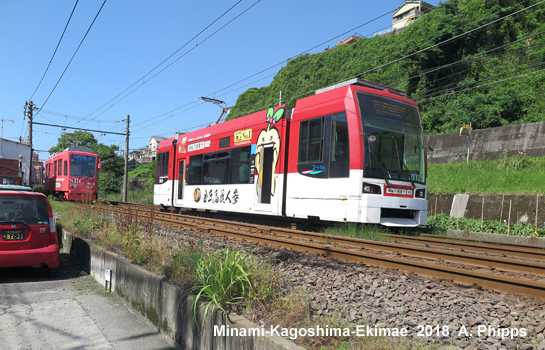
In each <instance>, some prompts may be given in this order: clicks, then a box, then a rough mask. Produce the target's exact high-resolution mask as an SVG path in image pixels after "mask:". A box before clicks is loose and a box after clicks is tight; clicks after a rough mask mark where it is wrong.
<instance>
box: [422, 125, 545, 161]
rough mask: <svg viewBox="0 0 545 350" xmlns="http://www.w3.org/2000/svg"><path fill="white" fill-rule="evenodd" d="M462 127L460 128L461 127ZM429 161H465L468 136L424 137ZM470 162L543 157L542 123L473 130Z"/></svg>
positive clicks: (457, 134) (544, 135)
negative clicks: (507, 156)
mask: <svg viewBox="0 0 545 350" xmlns="http://www.w3.org/2000/svg"><path fill="white" fill-rule="evenodd" d="M460 126H461V125H460ZM426 142H427V145H428V146H430V147H431V148H433V151H428V161H429V162H432V163H439V164H444V163H454V162H465V161H466V155H467V136H460V135H459V133H453V134H443V135H431V136H427V137H426ZM469 143H470V147H469V159H470V160H477V159H485V160H492V159H499V158H502V157H505V155H506V153H507V150H509V152H508V153H509V155H511V156H512V155H516V154H525V155H528V156H531V157H542V156H545V122H539V123H530V124H521V125H511V126H504V127H499V128H490V129H481V130H473V131H472V133H471V136H470V137H469Z"/></svg>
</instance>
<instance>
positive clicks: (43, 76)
mask: <svg viewBox="0 0 545 350" xmlns="http://www.w3.org/2000/svg"><path fill="white" fill-rule="evenodd" d="M78 1H79V0H76V3H75V4H74V8H73V9H72V12H71V13H70V17H69V18H68V22H66V25H65V26H64V30H63V31H62V35H61V37H60V39H59V42H58V43H57V47H56V48H55V51H54V52H53V55H52V56H51V59H50V60H49V64H48V65H47V68H46V69H45V72H44V74H43V75H42V79H40V82H39V83H38V86H36V89H34V92H33V93H32V96H30V98H29V99H28V100H29V101H31V100H32V97H34V94H36V91H38V88H39V87H40V85H42V82H43V80H44V78H45V75H46V74H47V71H48V70H49V67H50V66H51V62H53V58H54V57H55V54H56V53H57V50H58V48H59V46H60V44H61V41H62V38H63V37H64V33H66V28H68V24H69V23H70V20H71V19H72V15H73V14H74V11H75V10H76V6H78Z"/></svg>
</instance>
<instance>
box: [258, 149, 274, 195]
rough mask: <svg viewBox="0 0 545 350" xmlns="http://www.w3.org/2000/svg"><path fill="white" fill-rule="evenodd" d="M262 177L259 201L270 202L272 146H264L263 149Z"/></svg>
mask: <svg viewBox="0 0 545 350" xmlns="http://www.w3.org/2000/svg"><path fill="white" fill-rule="evenodd" d="M263 151H264V152H263V177H262V178H261V179H262V183H261V198H260V201H259V202H260V203H262V204H270V203H271V183H272V179H273V176H274V174H273V161H274V159H273V155H274V148H273V147H266V148H264V149H263Z"/></svg>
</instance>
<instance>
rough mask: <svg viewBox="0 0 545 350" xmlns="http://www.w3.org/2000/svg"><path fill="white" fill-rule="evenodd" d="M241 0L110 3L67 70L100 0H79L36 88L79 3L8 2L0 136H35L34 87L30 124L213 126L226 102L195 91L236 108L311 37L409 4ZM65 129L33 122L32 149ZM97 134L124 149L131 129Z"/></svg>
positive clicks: (387, 16)
mask: <svg viewBox="0 0 545 350" xmlns="http://www.w3.org/2000/svg"><path fill="white" fill-rule="evenodd" d="M238 1H239V0H229V1H227V0H225V1H218V0H210V1H181V0H176V1H175V0H155V1H152V0H131V1H128V0H125V1H120V0H116V1H114V0H107V1H106V3H105V4H104V7H103V8H102V10H101V12H100V14H99V15H98V17H97V19H96V21H95V23H94V24H93V26H92V28H91V29H90V31H89V32H88V34H87V36H86V38H85V40H84V41H83V43H82V44H81V47H80V48H79V50H78V52H77V54H76V55H75V56H74V58H73V60H72V62H71V64H70V65H69V66H68V68H67V69H66V67H67V65H68V63H69V61H70V59H71V58H72V56H73V55H74V52H75V51H76V49H77V47H78V45H79V44H80V42H81V40H82V39H83V37H84V35H85V33H86V32H87V30H88V29H89V26H90V25H91V23H92V22H93V19H94V18H95V16H96V14H97V12H98V10H99V9H100V7H101V6H102V4H103V2H104V0H80V1H79V2H78V5H77V7H76V9H75V11H74V14H73V16H72V19H71V21H70V24H69V25H68V28H67V30H66V33H65V34H64V37H63V40H62V42H61V44H60V46H59V48H58V50H57V52H56V54H55V57H54V58H53V60H52V61H51V65H50V68H49V70H48V72H47V74H46V76H45V78H44V79H43V82H42V83H41V85H40V86H39V88H38V90H37V91H36V93H35V94H34V95H33V93H34V91H35V89H36V87H37V86H38V83H39V82H40V79H41V78H42V76H43V74H44V72H45V70H46V68H47V66H48V64H49V62H50V60H51V57H52V55H53V52H54V50H55V47H56V46H57V43H58V41H59V39H60V37H61V34H62V33H63V30H64V28H65V25H66V22H67V21H68V18H69V16H70V14H71V12H72V9H73V7H74V4H75V3H76V0H56V1H43V0H1V1H0V52H1V53H2V54H1V55H0V118H3V119H7V120H13V123H11V122H7V121H5V122H4V123H3V137H4V138H5V139H9V140H13V141H16V140H18V138H19V137H20V136H22V137H27V136H28V119H26V118H23V109H24V105H25V102H27V101H29V99H30V98H31V96H32V95H33V96H32V101H33V102H34V104H35V105H36V106H37V107H38V108H42V110H41V111H40V113H39V114H38V115H37V116H35V118H34V121H35V122H38V123H45V124H55V125H64V126H71V127H79V128H84V129H91V130H102V131H107V132H118V133H124V132H125V123H123V122H120V121H121V120H123V119H125V118H126V116H127V115H130V119H131V136H130V149H131V150H132V149H137V148H140V147H144V146H146V145H147V142H148V140H149V138H150V137H151V136H165V137H168V136H171V135H173V134H174V132H176V131H179V132H184V131H189V130H194V129H195V128H197V127H198V126H199V125H203V126H206V125H207V124H210V123H214V122H215V121H216V119H217V118H218V117H219V115H220V113H221V109H220V108H219V107H218V106H215V105H214V104H211V103H203V102H202V101H200V100H199V101H197V100H198V98H199V97H200V96H207V97H212V98H217V99H220V100H223V101H225V102H226V104H227V105H228V106H233V105H234V104H235V102H236V100H237V97H238V96H239V95H240V94H241V93H243V92H244V91H245V90H246V89H248V88H250V87H261V86H265V85H268V84H269V83H270V82H271V80H272V78H273V76H274V74H275V73H276V72H277V71H278V70H279V69H280V68H281V67H282V66H283V65H285V61H286V60H287V59H288V58H293V57H296V56H297V55H299V54H301V53H303V52H306V51H307V50H309V49H311V48H314V47H316V46H317V47H316V48H314V49H313V50H311V51H310V53H316V52H320V51H323V50H324V49H326V48H328V47H330V48H331V47H334V46H335V44H336V43H337V42H338V41H339V40H342V39H346V38H348V37H349V36H350V35H352V34H354V33H357V34H358V35H360V36H372V35H373V33H376V32H379V31H384V30H387V29H388V28H389V27H391V23H392V16H391V13H392V12H393V11H394V10H395V9H396V8H397V7H398V6H400V5H401V4H402V3H403V1H392V0H385V1H346V0H336V1H308V0H300V1H293V0H291V1H287V0H275V1H272V0H261V1H258V0H242V1H240V3H238ZM427 2H428V3H431V4H432V5H436V6H437V5H438V1H427ZM237 3H238V4H237ZM235 4H236V6H234V5H235ZM233 6H234V7H233ZM232 7H233V8H232ZM230 8H232V9H231V10H230V11H229V12H228V13H226V14H225V15H224V16H223V17H221V18H220V19H219V20H218V21H217V22H215V23H214V24H212V25H211V26H210V27H209V28H208V29H207V30H205V31H204V32H203V33H202V34H200V35H199V36H198V38H197V39H193V40H191V39H192V38H194V37H195V36H196V35H197V34H198V33H199V32H201V31H202V30H203V29H205V28H206V27H207V26H209V25H210V24H211V23H212V22H214V21H215V20H216V19H217V18H218V17H220V16H221V15H222V14H224V13H225V12H226V11H227V10H229V9H230ZM383 15H384V16H383ZM381 16H382V17H381ZM378 17H380V18H378ZM376 18H378V19H376ZM374 19H376V20H374ZM373 20H374V21H373ZM370 21H372V22H371V23H369V24H366V23H367V22H370ZM364 24H365V25H364ZM354 28H357V29H356V30H353V29H354ZM347 32H348V33H347ZM343 33H347V34H344V35H342V36H341V37H339V36H340V35H341V34H343ZM330 39H331V40H330ZM329 40H330V41H329ZM188 42H189V43H188ZM186 44H187V45H186ZM184 45H186V46H185V47H184ZM182 47H183V48H182ZM180 48H181V49H180ZM178 49H180V50H179V51H178V52H177V53H176V54H174V55H173V56H172V57H171V58H170V59H168V60H167V61H166V62H165V63H164V64H162V65H161V66H160V67H159V68H157V69H156V70H153V69H154V68H155V67H156V66H158V65H159V64H160V63H161V62H163V61H164V60H165V59H167V58H168V57H169V56H171V55H172V54H173V53H175V52H176V51H177V50H178ZM167 66H168V67H167ZM271 66H273V68H272V69H270V70H267V71H265V72H263V73H261V74H258V75H256V76H253V75H254V74H256V73H258V72H261V71H263V70H265V69H267V68H269V67H271ZM65 69H66V72H65V74H64V76H63V77H62V79H61V80H60V82H59V83H58V85H57V87H56V88H55V89H54V87H55V85H56V84H57V82H58V81H59V78H60V77H61V74H62V73H63V71H64V70H65ZM163 69H164V70H163ZM161 70H162V71H161ZM160 71H161V72H160ZM150 72H151V73H150ZM148 73H149V74H148ZM250 76H253V77H251V78H249V79H247V80H245V81H243V82H241V83H239V84H236V85H233V84H235V83H237V82H239V81H241V80H243V79H245V78H248V77H250ZM133 84H134V85H133ZM131 86H132V87H131ZM53 89H54V90H53ZM52 91H53V92H52ZM129 93H130V94H129ZM48 96H49V99H48ZM44 104H45V105H44ZM36 112H37V111H36ZM62 132H63V130H62V129H61V128H56V127H49V126H42V125H34V128H33V143H34V149H35V150H36V152H38V154H39V155H40V159H41V160H45V159H46V158H47V157H48V156H49V153H48V152H46V151H47V150H48V149H49V148H50V147H52V146H54V145H56V144H57V141H58V138H59V137H60V136H61V134H62ZM66 132H73V130H72V129H67V130H66ZM94 135H95V138H97V140H99V142H101V143H104V144H107V145H111V144H116V145H118V146H120V147H121V148H122V149H124V139H125V138H124V136H120V135H114V134H106V135H102V134H101V133H94Z"/></svg>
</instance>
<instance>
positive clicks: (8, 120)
mask: <svg viewBox="0 0 545 350" xmlns="http://www.w3.org/2000/svg"><path fill="white" fill-rule="evenodd" d="M0 121H2V131H1V133H0V148H2V144H3V143H4V122H10V123H13V120H11V119H4V118H0Z"/></svg>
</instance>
